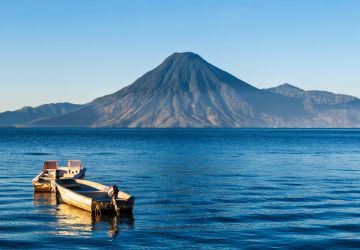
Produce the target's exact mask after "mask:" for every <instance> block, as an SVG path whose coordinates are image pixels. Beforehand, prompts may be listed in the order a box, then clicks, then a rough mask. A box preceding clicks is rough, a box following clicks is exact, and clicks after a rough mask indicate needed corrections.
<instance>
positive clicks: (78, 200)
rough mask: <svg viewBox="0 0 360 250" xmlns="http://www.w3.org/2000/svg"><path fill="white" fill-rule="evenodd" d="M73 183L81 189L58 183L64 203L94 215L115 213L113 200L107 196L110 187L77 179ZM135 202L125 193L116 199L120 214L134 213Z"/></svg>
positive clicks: (61, 182) (121, 193)
mask: <svg viewBox="0 0 360 250" xmlns="http://www.w3.org/2000/svg"><path fill="white" fill-rule="evenodd" d="M73 182H76V183H78V184H80V187H77V188H71V187H70V188H68V187H65V186H64V185H63V181H62V180H57V181H56V187H57V190H58V192H59V194H60V197H61V199H62V200H63V202H65V203H67V204H69V205H72V206H75V207H78V208H81V209H84V210H86V211H89V212H92V213H104V212H105V213H112V212H114V211H115V210H114V206H113V204H112V202H111V199H110V198H109V197H108V195H107V191H108V190H109V187H107V186H104V185H102V184H100V183H96V182H92V181H88V180H80V179H76V180H73ZM84 186H86V187H87V188H89V187H90V188H91V189H92V190H86V189H84V188H83V187H84ZM134 202H135V198H134V197H133V196H131V195H128V194H126V193H124V192H119V194H118V197H117V199H116V204H117V206H118V208H120V213H121V212H132V210H133V208H134Z"/></svg>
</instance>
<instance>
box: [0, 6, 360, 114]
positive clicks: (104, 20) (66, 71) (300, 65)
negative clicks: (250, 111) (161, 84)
mask: <svg viewBox="0 0 360 250" xmlns="http://www.w3.org/2000/svg"><path fill="white" fill-rule="evenodd" d="M359 12H360V1H358V0H336V1H335V0H301V1H300V0H237V1H232V0H222V1H217V0H179V1H175V0H174V1H168V0H163V1H160V0H151V1H148V0H128V1H126V0H122V1H118V0H97V1H95V0H76V1H74V0H31V1H30V0H22V1H20V0H0V112H2V111H6V110H16V109H19V108H21V107H23V106H38V105H41V104H45V103H52V102H72V103H86V102H90V101H91V100H93V99H94V98H96V97H100V96H103V95H106V94H111V93H113V92H115V91H117V90H119V89H121V88H123V87H125V86H127V85H129V84H131V83H132V82H134V81H135V80H136V79H137V78H138V77H140V76H141V75H143V74H144V73H146V72H147V71H149V70H151V69H152V68H154V67H156V66H157V65H158V64H160V63H161V62H162V61H163V60H164V59H165V58H166V57H167V56H169V55H170V54H172V53H174V52H185V51H192V52H195V53H197V54H199V55H200V56H202V57H203V58H204V59H205V60H207V61H208V62H210V63H211V64H214V65H215V66H217V67H219V68H221V69H223V70H225V71H227V72H229V73H231V74H233V75H235V76H236V77H238V78H240V79H242V80H244V81H246V82H248V83H250V84H252V85H254V86H255V87H258V88H268V87H273V86H276V85H280V84H282V83H291V84H293V85H296V86H298V87H300V88H303V89H306V90H310V89H318V90H328V91H332V92H335V93H344V94H350V95H355V96H358V97H360V77H359V66H360V14H359Z"/></svg>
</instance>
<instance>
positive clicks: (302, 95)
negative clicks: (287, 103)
mask: <svg viewBox="0 0 360 250" xmlns="http://www.w3.org/2000/svg"><path fill="white" fill-rule="evenodd" d="M267 90H268V91H270V92H273V93H277V94H281V95H285V96H289V97H294V98H297V99H300V100H307V101H310V102H312V103H314V104H324V105H336V104H343V103H350V102H353V101H358V100H359V99H357V98H356V97H354V96H350V95H342V94H334V93H331V92H327V91H319V90H309V91H305V90H302V89H300V88H298V87H295V86H293V85H290V84H288V83H285V84H282V85H279V86H277V87H274V88H269V89H267Z"/></svg>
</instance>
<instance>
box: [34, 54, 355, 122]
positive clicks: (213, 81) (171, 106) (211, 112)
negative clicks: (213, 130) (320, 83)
mask: <svg viewBox="0 0 360 250" xmlns="http://www.w3.org/2000/svg"><path fill="white" fill-rule="evenodd" d="M294 88H295V87H293V86H291V85H281V86H279V87H275V88H271V89H258V88H256V87H254V86H252V85H250V84H248V83H246V82H244V81H242V80H240V79H238V78H236V77H235V76H233V75H231V74H229V73H227V72H225V71H223V70H221V69H219V68H217V67H215V66H214V65H212V64H210V63H208V62H207V61H205V60H204V59H203V58H202V57H200V56H199V55H197V54H195V53H191V52H185V53H174V54H172V55H171V56H169V57H168V58H166V59H165V60H164V61H163V62H162V63H161V64H160V65H159V66H157V67H156V68H154V69H153V70H151V71H149V72H147V73H146V74H144V75H143V76H141V77H140V78H138V79H137V80H136V81H135V82H134V83H132V84H131V85H129V86H127V87H125V88H123V89H121V90H119V91H117V92H115V93H113V94H111V95H107V96H103V97H100V98H97V99H95V100H93V101H92V102H90V103H88V104H85V105H83V106H82V107H81V108H78V109H76V110H74V111H71V112H68V113H66V114H62V115H59V116H55V117H51V118H47V119H43V120H40V121H36V122H33V123H32V124H31V125H32V126H41V127H125V128H135V127H139V128H207V127H228V128H237V127H359V126H360V104H359V103H360V102H359V99H357V98H355V97H351V98H350V97H349V98H345V97H344V98H343V99H344V101H339V102H336V101H334V102H315V101H312V100H313V99H316V98H312V99H311V98H310V97H309V96H314V95H315V96H316V95H317V98H318V99H321V91H318V92H316V93H305V92H304V93H303V95H301V94H297V95H295V94H289V93H293V92H294ZM295 89H296V91H297V92H299V91H300V92H301V91H303V90H301V89H298V88H295ZM301 93H302V92H301ZM324 93H327V94H328V93H329V92H324ZM301 96H303V98H301ZM333 98H336V96H335V97H333Z"/></svg>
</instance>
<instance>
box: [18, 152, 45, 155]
mask: <svg viewBox="0 0 360 250" xmlns="http://www.w3.org/2000/svg"><path fill="white" fill-rule="evenodd" d="M23 155H39V156H41V155H51V154H50V153H41V152H26V153H23Z"/></svg>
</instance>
